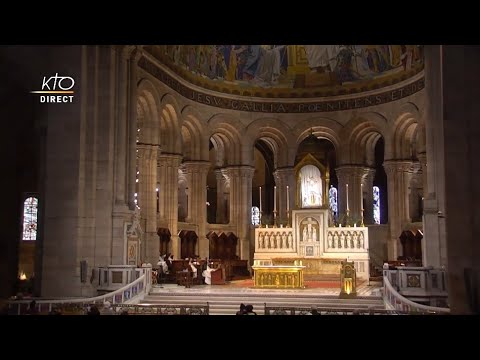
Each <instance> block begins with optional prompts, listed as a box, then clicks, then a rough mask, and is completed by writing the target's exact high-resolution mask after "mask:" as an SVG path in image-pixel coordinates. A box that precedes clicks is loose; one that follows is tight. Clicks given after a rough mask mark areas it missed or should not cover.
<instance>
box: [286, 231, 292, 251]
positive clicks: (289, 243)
mask: <svg viewBox="0 0 480 360" xmlns="http://www.w3.org/2000/svg"><path fill="white" fill-rule="evenodd" d="M287 240H288V248H289V249H293V237H292V233H291V232H289V233H288V237H287Z"/></svg>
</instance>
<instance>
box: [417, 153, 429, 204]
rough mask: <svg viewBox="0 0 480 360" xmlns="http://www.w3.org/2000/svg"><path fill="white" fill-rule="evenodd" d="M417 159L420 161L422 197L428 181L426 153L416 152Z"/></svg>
mask: <svg viewBox="0 0 480 360" xmlns="http://www.w3.org/2000/svg"><path fill="white" fill-rule="evenodd" d="M417 158H418V161H419V162H420V172H421V173H422V188H423V197H425V195H426V194H428V182H427V154H426V153H421V154H417Z"/></svg>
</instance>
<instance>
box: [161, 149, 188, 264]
mask: <svg viewBox="0 0 480 360" xmlns="http://www.w3.org/2000/svg"><path fill="white" fill-rule="evenodd" d="M181 162H182V156H181V155H176V154H160V155H159V156H158V175H159V176H158V182H159V183H160V191H159V203H160V205H159V210H160V211H159V216H160V221H161V222H162V223H164V224H166V226H167V228H168V229H169V230H170V234H171V236H170V239H171V241H170V243H171V247H172V248H171V252H172V254H173V256H174V257H175V258H176V259H178V258H179V257H180V238H179V236H178V167H179V166H180V163H181ZM157 255H158V252H157Z"/></svg>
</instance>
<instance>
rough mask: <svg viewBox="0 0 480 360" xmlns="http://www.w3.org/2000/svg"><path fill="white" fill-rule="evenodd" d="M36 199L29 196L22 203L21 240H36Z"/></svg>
mask: <svg viewBox="0 0 480 360" xmlns="http://www.w3.org/2000/svg"><path fill="white" fill-rule="evenodd" d="M37 220H38V199H37V198H36V197H29V198H27V199H26V200H25V202H24V203H23V240H27V241H30V240H37Z"/></svg>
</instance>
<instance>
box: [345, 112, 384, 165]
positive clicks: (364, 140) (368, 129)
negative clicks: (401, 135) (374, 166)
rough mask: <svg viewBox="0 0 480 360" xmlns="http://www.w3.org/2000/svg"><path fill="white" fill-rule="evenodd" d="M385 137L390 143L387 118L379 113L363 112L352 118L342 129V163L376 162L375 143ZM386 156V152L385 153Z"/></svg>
mask: <svg viewBox="0 0 480 360" xmlns="http://www.w3.org/2000/svg"><path fill="white" fill-rule="evenodd" d="M380 137H383V139H384V140H385V153H387V148H388V145H387V144H389V142H390V141H389V137H388V128H387V119H386V118H385V117H383V116H382V115H380V114H378V113H373V112H369V113H363V114H361V115H359V116H358V117H355V118H353V119H351V120H350V121H349V122H348V123H347V125H346V126H345V127H344V128H343V129H342V131H341V138H342V151H341V153H340V164H368V163H372V162H373V163H374V161H375V159H374V153H375V151H374V150H375V145H376V143H377V141H378V139H380ZM385 156H386V154H385Z"/></svg>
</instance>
